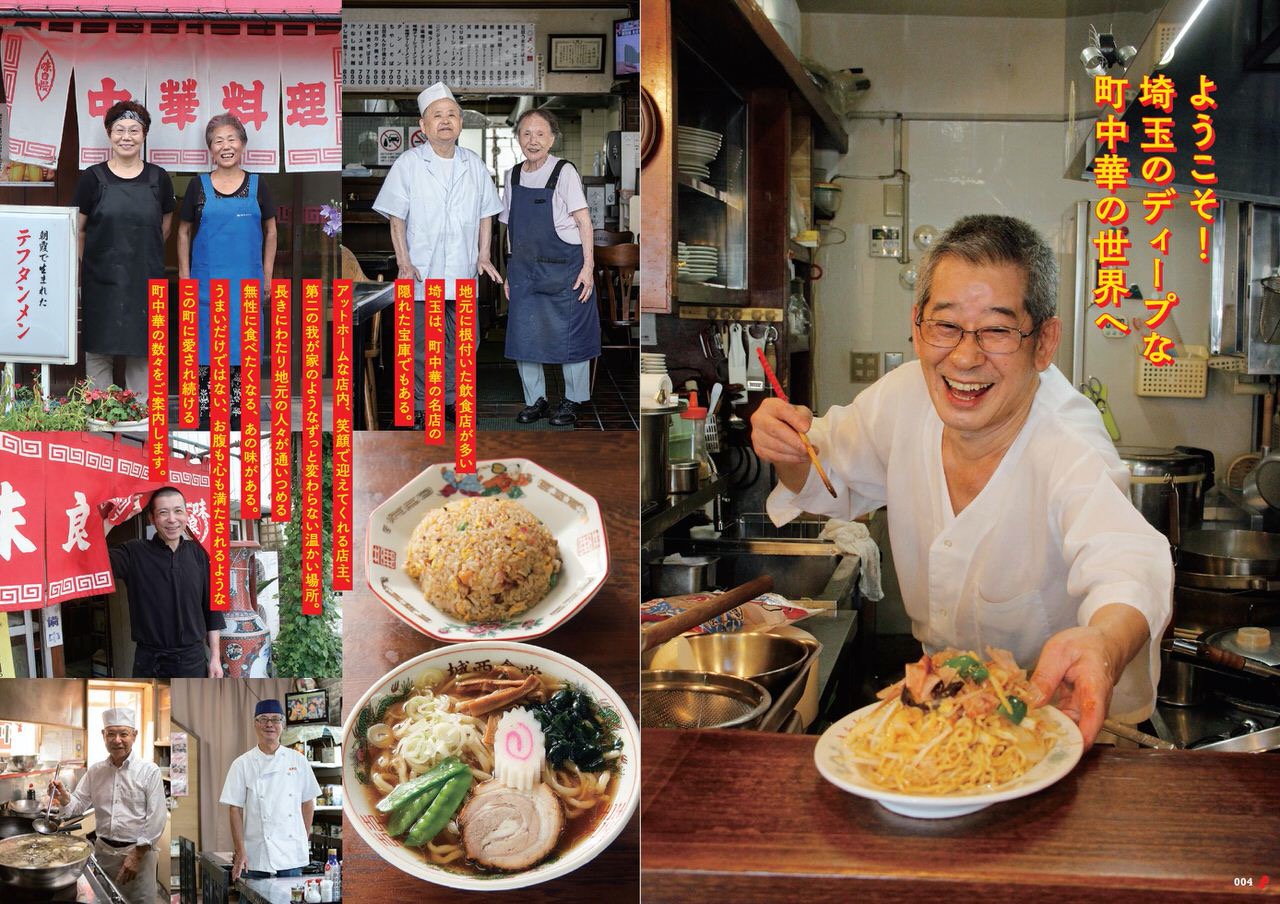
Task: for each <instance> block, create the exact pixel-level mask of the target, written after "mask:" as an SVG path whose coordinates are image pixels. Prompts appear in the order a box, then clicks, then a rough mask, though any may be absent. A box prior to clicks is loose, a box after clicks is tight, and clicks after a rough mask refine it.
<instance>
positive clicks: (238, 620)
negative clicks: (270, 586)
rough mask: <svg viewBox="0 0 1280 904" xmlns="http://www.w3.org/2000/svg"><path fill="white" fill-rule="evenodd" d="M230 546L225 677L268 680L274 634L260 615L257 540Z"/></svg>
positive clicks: (223, 634) (223, 642)
mask: <svg viewBox="0 0 1280 904" xmlns="http://www.w3.org/2000/svg"><path fill="white" fill-rule="evenodd" d="M230 547H231V611H230V612H227V613H226V614H225V618H226V621H227V626H226V627H225V628H223V629H222V676H223V677H224V678H266V677H267V666H268V664H269V663H270V662H271V632H270V631H269V630H268V628H267V623H266V621H264V620H263V618H262V616H261V615H260V614H259V613H258V609H257V606H256V605H255V603H256V601H257V600H256V596H255V594H254V589H255V587H256V585H257V583H258V582H257V580H255V576H256V574H257V567H258V566H257V557H256V550H257V549H258V543H257V541H255V540H233V541H231V543H230Z"/></svg>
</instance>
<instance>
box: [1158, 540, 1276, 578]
mask: <svg viewBox="0 0 1280 904" xmlns="http://www.w3.org/2000/svg"><path fill="white" fill-rule="evenodd" d="M1177 563H1178V570H1179V571H1189V572H1193V573H1196V574H1202V575H1231V576H1239V575H1251V576H1252V575H1276V574H1280V534H1269V533H1266V532H1264V531H1254V530H1188V531H1183V534H1182V543H1181V544H1179V546H1178V559H1177Z"/></svg>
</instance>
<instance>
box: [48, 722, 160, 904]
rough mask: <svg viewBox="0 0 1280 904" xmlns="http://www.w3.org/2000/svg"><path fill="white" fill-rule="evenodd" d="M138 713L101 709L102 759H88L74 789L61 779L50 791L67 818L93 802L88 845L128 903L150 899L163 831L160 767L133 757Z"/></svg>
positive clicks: (149, 903)
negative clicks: (104, 751) (104, 750)
mask: <svg viewBox="0 0 1280 904" xmlns="http://www.w3.org/2000/svg"><path fill="white" fill-rule="evenodd" d="M137 739H138V717H137V715H136V714H135V713H134V711H133V710H131V709H125V708H123V707H121V708H116V709H109V710H107V711H106V712H104V713H103V714H102V740H103V741H104V742H105V743H106V745H107V759H105V760H102V761H100V762H97V763H94V764H93V765H91V766H90V767H89V769H88V771H87V772H85V775H84V778H83V779H81V780H80V784H79V785H77V786H76V790H75V793H74V794H68V793H67V791H66V789H65V788H64V787H62V783H61V782H57V781H55V782H51V783H50V785H49V790H50V792H51V793H52V794H53V795H54V797H55V798H56V799H57V801H58V804H59V805H60V806H61V807H62V810H61V812H60V814H59V815H60V816H61V817H62V818H64V819H70V818H71V817H73V816H77V815H79V814H81V813H83V812H84V811H85V810H87V809H89V808H90V807H93V810H94V825H95V831H96V832H97V838H96V840H95V841H94V846H93V851H94V855H95V856H96V857H97V858H98V863H99V864H100V865H101V866H102V869H103V871H104V872H105V873H106V874H107V875H108V876H110V877H111V879H112V881H114V882H115V885H116V888H118V889H119V890H120V893H121V894H122V895H124V896H125V898H126V899H127V900H128V901H129V904H155V900H156V842H157V841H159V839H160V836H161V835H162V834H163V833H164V826H165V821H166V820H167V819H168V818H169V809H168V807H167V806H165V799H164V780H163V779H162V777H161V775H160V767H159V766H157V765H156V764H155V763H149V762H147V761H146V760H143V759H141V758H139V757H138V755H137V754H136V753H134V750H133V742H134V741H136V740H137Z"/></svg>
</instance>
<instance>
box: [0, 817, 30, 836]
mask: <svg viewBox="0 0 1280 904" xmlns="http://www.w3.org/2000/svg"><path fill="white" fill-rule="evenodd" d="M31 832H32V828H31V817H29V816H0V840H3V839H5V838H10V837H12V836H14V835H30V834H31Z"/></svg>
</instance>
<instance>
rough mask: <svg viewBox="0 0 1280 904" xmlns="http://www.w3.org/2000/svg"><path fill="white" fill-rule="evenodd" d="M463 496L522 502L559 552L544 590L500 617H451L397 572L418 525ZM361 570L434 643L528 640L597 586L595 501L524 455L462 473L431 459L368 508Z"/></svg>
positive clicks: (599, 545)
mask: <svg viewBox="0 0 1280 904" xmlns="http://www.w3.org/2000/svg"><path fill="white" fill-rule="evenodd" d="M464 496H502V497H503V498H506V499H510V500H512V501H513V502H517V503H519V504H520V505H523V506H524V507H525V508H526V509H528V510H529V511H530V512H532V513H533V514H534V515H535V516H537V517H538V518H539V519H540V520H541V521H542V523H543V524H545V525H546V526H547V529H548V530H549V531H551V534H552V536H554V537H555V538H556V545H557V546H558V547H559V549H560V559H561V566H560V574H559V578H558V579H557V581H556V585H555V586H554V587H552V588H551V592H550V593H548V594H547V595H546V596H545V597H543V598H542V600H540V601H539V602H538V603H536V604H535V605H534V606H533V607H532V608H531V609H529V610H527V611H525V612H522V613H520V614H519V615H517V616H515V617H514V618H511V619H508V620H506V621H501V622H481V623H478V624H471V623H469V622H464V621H462V620H460V619H457V618H454V617H453V616H452V615H448V614H446V613H445V612H443V611H442V610H440V609H437V608H436V607H435V606H433V605H432V604H431V602H430V600H426V599H424V598H423V595H422V590H421V588H419V587H418V584H417V582H416V581H414V580H413V578H411V577H409V575H408V574H406V573H405V571H404V561H405V558H404V551H405V549H407V548H408V546H409V540H410V538H411V537H412V536H413V531H414V529H415V528H416V527H417V526H418V522H420V521H421V520H422V517H423V516H424V515H426V513H427V512H429V511H431V510H432V509H436V508H439V507H440V506H442V505H444V504H445V503H446V502H449V501H450V500H452V499H461V498H462V497H464ZM364 567H365V575H366V576H367V579H368V581H369V587H370V588H371V589H372V590H373V592H374V593H375V594H377V595H378V598H379V599H381V600H382V601H383V602H384V603H386V605H387V608H389V609H390V610H391V611H392V612H394V613H395V614H396V615H398V616H399V617H400V618H402V619H404V621H406V622H407V623H409V624H410V625H412V626H413V627H414V628H417V629H418V630H419V631H421V632H422V633H424V634H427V635H430V636H431V637H434V638H435V639H436V640H443V641H445V642H447V643H457V642H459V641H469V640H479V639H489V640H529V639H531V638H534V637H541V636H542V635H543V634H546V633H547V632H548V631H551V630H552V629H554V628H556V627H558V626H559V625H562V624H564V623H565V622H566V621H568V620H569V619H570V618H572V617H573V616H574V615H575V614H576V613H577V612H578V611H579V610H581V609H582V607H583V606H585V605H586V604H587V602H588V601H589V600H590V599H591V598H592V597H593V596H595V595H596V593H598V592H599V590H600V588H601V587H603V586H604V582H605V578H606V577H608V575H609V541H608V537H607V535H606V533H605V529H604V520H603V518H602V517H601V515H600V506H599V505H598V504H597V503H596V501H595V499H593V498H592V497H591V496H589V495H588V494H587V493H585V492H583V491H582V490H580V489H579V488H578V487H576V486H574V485H573V484H571V483H569V481H567V480H564V479H563V478H561V477H557V476H556V475H555V474H553V473H551V472H550V471H548V470H547V469H546V468H544V467H542V466H541V465H538V464H535V463H534V462H532V461H529V460H528V459H527V458H507V459H503V460H501V461H481V462H477V463H476V473H475V474H474V475H468V476H466V477H462V478H459V477H458V476H457V474H455V473H454V470H453V466H452V465H450V464H435V465H432V466H431V467H429V468H427V469H426V470H425V471H423V472H422V473H421V474H419V475H418V476H417V477H415V478H414V479H413V480H411V481H409V482H408V483H407V484H405V485H404V486H403V487H401V488H400V489H399V490H398V491H396V492H395V493H393V494H392V495H391V496H390V497H388V498H387V500H386V501H385V502H383V503H382V504H381V505H380V506H378V507H377V508H375V509H374V510H373V511H372V512H371V513H370V515H369V532H368V535H367V538H366V540H365V550H364Z"/></svg>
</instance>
